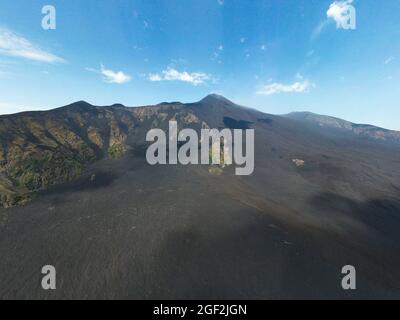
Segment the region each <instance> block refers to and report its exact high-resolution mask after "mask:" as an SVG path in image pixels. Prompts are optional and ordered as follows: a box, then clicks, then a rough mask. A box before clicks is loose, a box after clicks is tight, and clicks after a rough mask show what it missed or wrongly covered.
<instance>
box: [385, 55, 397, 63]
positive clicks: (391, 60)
mask: <svg viewBox="0 0 400 320" xmlns="http://www.w3.org/2000/svg"><path fill="white" fill-rule="evenodd" d="M394 59H395V57H393V56H391V57H389V58H387V59H386V60H385V62H384V63H385V64H389V63H391V62H393V60H394Z"/></svg>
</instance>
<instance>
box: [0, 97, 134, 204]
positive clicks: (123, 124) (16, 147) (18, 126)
mask: <svg viewBox="0 0 400 320" xmlns="http://www.w3.org/2000/svg"><path fill="white" fill-rule="evenodd" d="M134 127H135V119H134V116H133V115H130V113H126V112H124V113H121V112H119V110H118V109H115V110H109V109H107V108H98V107H94V106H91V105H89V104H87V103H84V102H78V103H76V104H73V105H70V106H66V107H63V108H60V109H56V110H52V111H49V112H34V113H33V112H32V113H22V114H17V115H12V116H2V117H0V137H1V144H0V205H2V206H4V207H9V206H13V205H15V204H19V203H24V202H26V201H27V200H28V199H29V198H31V197H32V196H33V194H34V192H35V191H38V190H41V189H44V188H47V187H48V186H50V185H53V184H57V183H60V182H65V181H68V180H71V179H73V178H75V177H77V176H79V175H80V174H81V172H82V170H83V169H84V167H85V165H87V164H88V163H91V162H93V161H95V160H98V159H100V158H103V157H105V156H110V157H118V156H120V154H122V153H123V152H124V150H125V147H124V142H125V140H126V137H127V135H128V133H129V131H130V130H132V129H133V128H134Z"/></svg>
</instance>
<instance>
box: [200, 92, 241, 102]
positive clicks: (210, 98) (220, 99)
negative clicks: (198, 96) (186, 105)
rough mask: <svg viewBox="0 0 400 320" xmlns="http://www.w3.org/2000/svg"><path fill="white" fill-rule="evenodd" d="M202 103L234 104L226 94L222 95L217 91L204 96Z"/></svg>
mask: <svg viewBox="0 0 400 320" xmlns="http://www.w3.org/2000/svg"><path fill="white" fill-rule="evenodd" d="M200 102H201V103H221V102H222V103H226V104H234V103H233V102H232V101H231V100H229V99H227V98H225V97H224V96H221V95H219V94H216V93H212V94H209V95H208V96H206V97H205V98H203V99H202V100H201V101H200Z"/></svg>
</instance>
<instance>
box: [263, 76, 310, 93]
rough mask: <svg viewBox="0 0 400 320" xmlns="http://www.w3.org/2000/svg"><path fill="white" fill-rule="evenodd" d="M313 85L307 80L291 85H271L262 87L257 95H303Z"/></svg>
mask: <svg viewBox="0 0 400 320" xmlns="http://www.w3.org/2000/svg"><path fill="white" fill-rule="evenodd" d="M313 86H314V85H313V84H312V83H311V82H309V81H308V80H305V81H297V82H295V83H293V84H288V85H285V84H282V83H272V84H268V85H266V86H264V87H262V88H261V89H260V90H259V91H257V94H259V95H263V96H270V95H273V94H276V93H293V92H294V93H304V92H308V91H309V90H310V88H311V87H313Z"/></svg>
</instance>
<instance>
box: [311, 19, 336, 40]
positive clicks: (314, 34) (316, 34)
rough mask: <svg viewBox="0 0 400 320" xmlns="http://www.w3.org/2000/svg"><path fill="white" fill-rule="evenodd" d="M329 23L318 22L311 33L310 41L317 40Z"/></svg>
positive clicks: (327, 21) (326, 21)
mask: <svg viewBox="0 0 400 320" xmlns="http://www.w3.org/2000/svg"><path fill="white" fill-rule="evenodd" d="M330 22H331V20H324V21H322V22H320V24H319V25H318V26H316V27H315V28H314V30H313V31H312V33H311V40H315V39H317V38H318V37H319V36H320V35H321V33H322V32H323V31H324V30H325V28H326V27H327V26H328V25H329V23H330Z"/></svg>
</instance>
